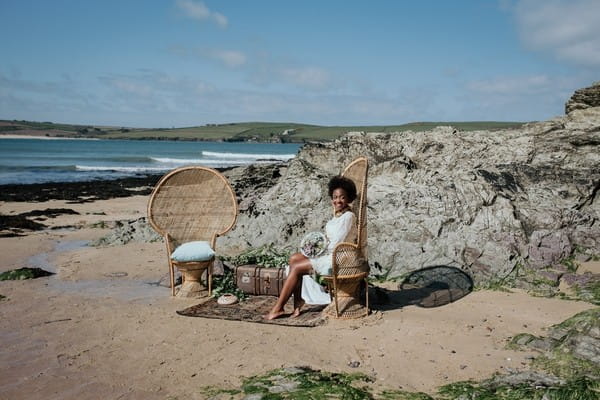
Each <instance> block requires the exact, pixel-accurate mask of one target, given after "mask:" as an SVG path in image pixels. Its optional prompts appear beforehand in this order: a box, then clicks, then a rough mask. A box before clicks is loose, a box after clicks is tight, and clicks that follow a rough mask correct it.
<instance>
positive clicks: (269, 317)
mask: <svg viewBox="0 0 600 400" xmlns="http://www.w3.org/2000/svg"><path fill="white" fill-rule="evenodd" d="M284 314H285V311H283V310H281V311H273V310H271V311H270V312H269V313H268V314H265V315H263V319H266V320H268V321H271V320H274V319H276V318H279V317H282V316H283V315H284Z"/></svg>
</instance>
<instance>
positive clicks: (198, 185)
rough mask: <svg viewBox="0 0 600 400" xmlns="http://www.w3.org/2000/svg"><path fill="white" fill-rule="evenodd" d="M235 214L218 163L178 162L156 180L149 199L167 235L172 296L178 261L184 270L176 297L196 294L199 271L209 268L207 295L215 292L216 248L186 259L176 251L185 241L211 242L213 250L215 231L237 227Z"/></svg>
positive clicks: (152, 217)
mask: <svg viewBox="0 0 600 400" xmlns="http://www.w3.org/2000/svg"><path fill="white" fill-rule="evenodd" d="M237 214H238V205H237V200H236V197H235V194H234V192H233V190H232V188H231V186H230V184H229V182H228V181H227V179H226V178H225V177H224V176H223V175H221V174H220V173H219V172H217V171H215V170H214V169H211V168H206V167H200V166H192V167H182V168H177V169H175V170H173V171H171V172H169V173H167V174H166V175H165V176H163V177H162V178H161V179H160V181H159V182H158V183H157V184H156V187H155V188H154V191H153V192H152V195H151V197H150V201H149V202H148V219H149V221H150V224H151V225H152V227H153V228H154V229H155V230H156V231H157V232H158V233H160V234H161V235H163V236H164V238H165V243H166V245H167V257H168V259H169V273H170V281H171V291H172V295H173V296H174V295H175V285H174V277H175V267H177V268H178V269H179V270H181V271H182V275H183V278H182V279H183V284H182V286H181V289H180V290H179V292H178V294H177V296H178V297H195V296H197V295H198V294H199V293H200V292H201V290H202V289H203V286H202V285H201V283H200V277H201V276H202V273H203V272H204V271H205V270H207V286H208V295H209V296H210V295H211V294H212V293H211V292H212V269H213V262H214V254H210V252H209V254H208V255H205V256H197V257H194V254H192V255H191V256H189V254H188V257H187V259H186V260H185V261H181V260H180V261H177V260H174V259H173V253H174V251H175V250H176V249H178V248H179V247H180V246H181V245H183V244H186V245H187V244H194V245H195V244H201V245H204V247H203V248H206V245H208V246H210V248H209V250H211V249H212V251H214V250H215V247H216V244H217V237H218V236H221V235H223V234H225V233H227V232H228V231H229V230H230V229H231V228H233V226H234V224H235V221H236V219H237ZM192 253H193V252H192Z"/></svg>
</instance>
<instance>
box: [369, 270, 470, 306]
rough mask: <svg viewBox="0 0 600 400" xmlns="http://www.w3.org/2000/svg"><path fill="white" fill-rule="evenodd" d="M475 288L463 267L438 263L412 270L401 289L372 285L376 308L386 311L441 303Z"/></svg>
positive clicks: (449, 301) (372, 296) (456, 298)
mask: <svg viewBox="0 0 600 400" xmlns="http://www.w3.org/2000/svg"><path fill="white" fill-rule="evenodd" d="M472 291H473V279H472V278H471V277H470V276H469V275H468V274H467V273H465V272H464V271H462V270H460V269H459V268H456V267H450V266H447V265H436V266H432V267H427V268H423V269H420V270H417V271H413V272H411V273H410V274H409V275H408V276H407V277H406V278H405V279H404V280H403V281H402V283H401V284H400V285H398V290H390V289H385V288H381V287H377V286H373V287H371V288H369V292H370V293H369V297H370V298H371V299H372V301H371V308H372V309H373V310H379V311H387V310H393V309H397V308H402V307H405V306H410V305H416V306H418V307H425V308H431V307H440V306H443V305H446V304H449V303H452V302H454V301H456V300H458V299H461V298H463V297H464V296H466V295H468V294H469V293H471V292H472Z"/></svg>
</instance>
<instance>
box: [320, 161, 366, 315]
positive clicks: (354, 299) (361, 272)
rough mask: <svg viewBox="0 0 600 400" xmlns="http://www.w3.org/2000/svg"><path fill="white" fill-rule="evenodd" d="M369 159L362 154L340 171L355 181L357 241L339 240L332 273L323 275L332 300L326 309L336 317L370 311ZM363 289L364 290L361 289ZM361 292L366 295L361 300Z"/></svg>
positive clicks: (353, 208) (354, 209)
mask: <svg viewBox="0 0 600 400" xmlns="http://www.w3.org/2000/svg"><path fill="white" fill-rule="evenodd" d="M368 170H369V163H368V160H367V159H366V158H365V157H359V158H357V159H355V160H354V161H352V162H351V163H350V164H349V165H348V166H347V167H346V169H344V172H343V173H342V175H343V176H344V177H346V178H349V179H351V180H352V181H353V182H354V184H355V185H356V192H357V197H356V199H355V200H354V201H353V202H352V210H353V211H354V214H355V215H356V223H357V241H356V243H346V242H342V243H339V244H338V245H337V246H336V247H335V249H334V250H333V255H332V257H333V260H332V267H333V268H332V269H333V272H332V275H331V276H325V277H324V278H325V281H326V282H327V284H328V285H329V290H330V293H331V294H332V297H333V303H332V304H330V305H329V306H328V307H327V308H326V309H325V312H326V313H328V314H330V315H333V316H335V317H337V318H358V317H363V316H366V315H368V314H369V291H368V290H367V289H368V282H367V277H368V275H369V264H368V262H367V255H368V254H367V173H368ZM363 291H364V292H363ZM361 293H364V295H365V301H364V304H363V303H362V301H361V299H360V298H361Z"/></svg>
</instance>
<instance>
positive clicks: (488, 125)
mask: <svg viewBox="0 0 600 400" xmlns="http://www.w3.org/2000/svg"><path fill="white" fill-rule="evenodd" d="M523 124H524V123H523V122H495V121H473V122H412V123H408V124H401V125H371V126H368V125H364V126H319V125H309V124H296V123H286V122H282V123H279V122H241V123H229V124H207V125H204V126H193V127H185V128H158V129H140V128H119V127H98V126H96V127H95V126H83V125H68V124H54V123H51V122H30V121H0V132H2V131H4V132H6V133H8V132H10V133H15V134H18V133H19V130H28V131H31V130H37V131H40V133H42V134H43V131H45V130H51V129H52V130H60V131H62V132H61V136H67V137H68V136H73V137H94V138H105V139H162V140H225V141H248V140H252V141H259V142H267V141H272V140H280V141H282V142H295V143H302V142H306V141H330V140H334V139H337V138H339V137H340V136H342V135H344V134H346V133H347V132H351V131H364V132H402V131H409V130H410V131H414V132H421V131H425V130H430V129H433V128H435V127H436V126H448V125H450V126H453V127H455V128H457V129H459V130H463V131H473V130H499V129H508V128H518V127H520V126H522V125H523ZM286 131H287V133H286V134H284V132H286Z"/></svg>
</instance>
